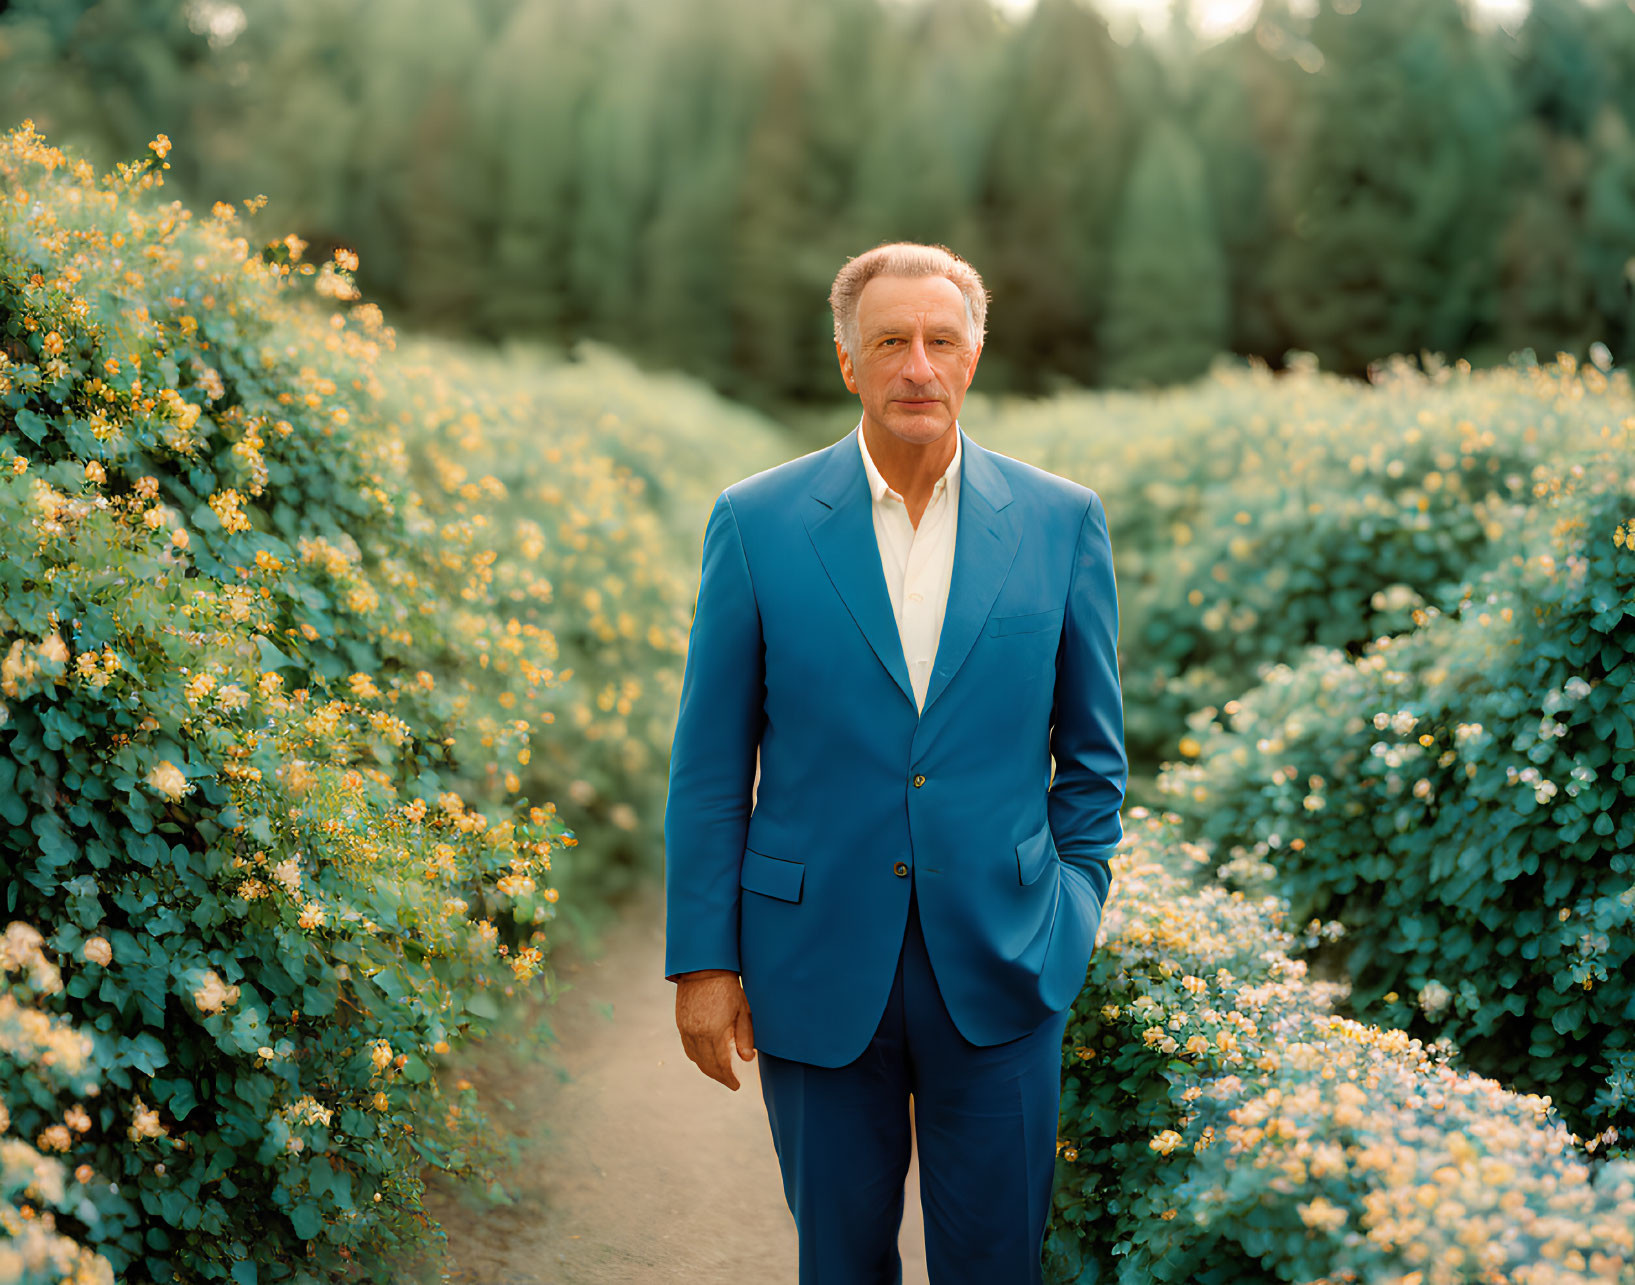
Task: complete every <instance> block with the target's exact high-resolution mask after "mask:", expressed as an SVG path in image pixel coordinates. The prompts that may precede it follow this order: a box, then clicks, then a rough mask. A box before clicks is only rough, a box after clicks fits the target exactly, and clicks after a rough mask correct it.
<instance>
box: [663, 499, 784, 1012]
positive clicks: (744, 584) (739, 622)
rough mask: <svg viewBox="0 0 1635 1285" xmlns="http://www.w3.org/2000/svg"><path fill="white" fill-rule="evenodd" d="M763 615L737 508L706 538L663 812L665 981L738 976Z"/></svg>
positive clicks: (760, 715)
mask: <svg viewBox="0 0 1635 1285" xmlns="http://www.w3.org/2000/svg"><path fill="white" fill-rule="evenodd" d="M765 690H766V669H765V647H764V643H763V640H762V636H761V617H760V611H759V609H758V608H757V606H756V603H755V591H754V586H753V585H752V584H751V582H750V576H749V563H748V560H747V559H746V558H745V556H744V545H743V540H742V538H741V536H740V534H739V531H738V521H737V517H736V515H735V514H734V513H733V508H732V501H731V500H730V499H728V497H727V494H726V492H724V491H723V492H722V493H721V494H720V495H719V496H718V497H717V498H716V501H715V508H714V510H713V511H712V512H711V513H710V518H709V522H708V523H707V525H706V526H705V529H704V567H703V576H702V579H701V581H700V584H699V590H698V601H697V605H696V607H695V609H694V613H693V624H692V632H691V635H690V637H689V638H688V642H687V660H686V665H685V667H684V669H683V671H682V679H681V707H680V712H679V715H678V717H677V721H676V734H675V739H674V741H673V743H672V746H671V751H670V782H669V794H668V796H667V798H666V801H665V809H664V858H665V864H664V893H665V914H666V923H665V956H664V974H665V977H666V978H668V979H671V980H673V979H674V978H675V977H676V975H677V974H679V973H688V972H697V971H699V970H701V969H707V968H722V969H729V970H731V971H732V972H735V973H736V972H737V971H738V963H739V960H738V900H739V891H738V881H739V878H740V876H741V873H742V866H743V859H744V840H745V837H746V835H747V833H748V829H749V813H750V806H751V789H752V787H753V785H754V776H755V771H756V762H757V756H758V753H759V750H760V744H761V733H762V731H763V729H764V728H765V726H766V705H765Z"/></svg>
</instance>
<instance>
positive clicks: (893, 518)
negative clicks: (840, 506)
mask: <svg viewBox="0 0 1635 1285" xmlns="http://www.w3.org/2000/svg"><path fill="white" fill-rule="evenodd" d="M857 445H858V448H859V449H860V450H861V451H862V452H863V469H864V471H865V472H866V473H867V474H868V477H869V489H870V490H871V491H872V492H873V495H874V505H873V508H874V538H875V542H876V543H877V544H878V545H879V546H880V567H881V569H882V570H883V571H884V572H885V574H886V588H887V589H888V590H889V591H890V593H891V610H892V614H894V615H895V616H896V617H897V636H898V638H899V639H900V640H901V641H902V645H903V659H904V660H905V661H906V662H907V663H908V677H909V682H910V683H911V684H912V685H913V688H914V704H915V707H916V708H917V709H920V710H922V711H923V710H924V709H925V693H926V689H927V688H928V687H929V686H930V685H931V666H932V664H933V663H934V662H935V661H936V659H937V642H938V640H939V639H940V638H941V637H942V618H943V614H944V612H945V610H946V609H947V606H948V586H949V583H950V582H951V581H952V580H953V575H954V533H955V528H956V527H957V525H958V522H959V469H960V454H961V450H962V448H961V446H960V439H959V426H958V424H956V425H955V426H954V458H953V460H952V461H950V462H949V465H948V467H947V469H946V470H944V472H943V475H942V476H941V477H939V478H938V479H937V482H936V485H935V486H933V487H932V488H931V499H930V500H929V501H928V502H927V504H926V506H925V512H924V513H922V514H920V524H919V526H918V527H916V526H915V525H914V523H913V522H911V521H910V520H909V517H908V505H907V503H906V502H905V501H904V499H903V497H902V496H901V495H899V494H897V492H896V491H894V490H892V488H891V487H890V486H888V485H887V484H886V479H885V478H883V477H881V476H880V470H879V469H878V468H876V467H875V465H874V460H873V459H872V458H871V457H870V455H869V447H868V443H867V442H865V441H864V440H863V424H862V421H859V422H858V425H857Z"/></svg>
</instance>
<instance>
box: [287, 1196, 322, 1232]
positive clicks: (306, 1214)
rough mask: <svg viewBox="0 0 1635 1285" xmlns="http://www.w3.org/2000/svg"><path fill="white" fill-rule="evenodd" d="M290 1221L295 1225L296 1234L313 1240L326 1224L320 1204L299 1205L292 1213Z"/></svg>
mask: <svg viewBox="0 0 1635 1285" xmlns="http://www.w3.org/2000/svg"><path fill="white" fill-rule="evenodd" d="M290 1222H291V1224H292V1225H293V1226H294V1227H295V1234H296V1235H297V1236H299V1237H300V1238H301V1239H302V1240H311V1239H312V1238H313V1237H314V1236H316V1235H317V1234H318V1231H319V1229H320V1228H321V1227H323V1225H324V1220H323V1217H322V1215H320V1214H319V1212H318V1206H317V1205H311V1204H303V1205H297V1206H296V1207H295V1210H294V1212H292V1213H291V1214H290Z"/></svg>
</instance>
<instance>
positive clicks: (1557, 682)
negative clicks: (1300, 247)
mask: <svg viewBox="0 0 1635 1285" xmlns="http://www.w3.org/2000/svg"><path fill="white" fill-rule="evenodd" d="M1619 378H1620V382H1621V384H1622V387H1623V393H1622V396H1623V398H1624V400H1625V405H1624V414H1623V416H1622V418H1619V419H1615V420H1613V421H1612V422H1611V423H1609V424H1608V426H1607V434H1606V444H1605V448H1604V449H1603V450H1601V451H1599V452H1596V453H1594V454H1592V455H1588V456H1583V457H1581V458H1579V459H1577V460H1573V459H1571V458H1564V459H1561V460H1559V461H1557V462H1555V463H1554V464H1553V465H1545V464H1540V465H1538V466H1536V467H1535V468H1534V470H1533V471H1532V472H1531V474H1530V475H1529V479H1528V481H1529V486H1530V487H1531V488H1532V489H1533V490H1534V491H1535V492H1536V493H1537V495H1538V497H1539V498H1538V500H1537V504H1538V507H1537V508H1536V509H1535V510H1534V512H1533V513H1532V515H1531V519H1530V520H1529V522H1527V523H1526V524H1525V525H1523V526H1522V527H1520V528H1518V529H1517V530H1516V531H1515V532H1513V533H1512V537H1511V539H1512V547H1513V550H1514V551H1513V553H1512V555H1511V556H1510V557H1509V558H1507V559H1506V560H1504V561H1503V562H1502V563H1500V564H1499V565H1498V566H1496V567H1495V568H1493V569H1492V570H1490V571H1489V572H1488V573H1487V574H1485V575H1483V576H1482V577H1481V578H1480V579H1479V580H1477V581H1476V583H1475V584H1474V585H1473V587H1472V590H1471V592H1470V593H1469V594H1468V595H1467V596H1466V598H1465V599H1464V600H1463V601H1461V602H1460V603H1458V604H1457V605H1456V607H1455V609H1453V610H1451V611H1449V612H1446V613H1444V612H1440V611H1437V610H1435V609H1434V608H1432V607H1427V608H1425V609H1423V610H1422V611H1420V612H1419V613H1417V616H1418V619H1419V621H1420V624H1419V627H1418V628H1415V629H1411V630H1408V631H1406V632H1403V633H1401V634H1397V635H1391V636H1385V637H1381V638H1379V639H1377V640H1376V641H1375V642H1374V643H1373V644H1372V645H1370V646H1368V647H1367V648H1365V650H1364V654H1363V655H1361V656H1360V657H1358V658H1355V659H1352V658H1348V657H1347V656H1345V655H1342V654H1340V653H1338V652H1335V651H1332V650H1328V649H1321V648H1316V649H1313V650H1312V651H1310V652H1309V653H1308V654H1307V655H1305V656H1304V657H1301V658H1291V662H1290V663H1289V664H1287V665H1282V666H1278V667H1277V668H1275V669H1274V670H1272V671H1271V672H1270V674H1269V675H1268V678H1267V681H1266V682H1265V683H1264V684H1263V685H1261V686H1259V687H1257V688H1254V689H1253V690H1250V691H1247V692H1246V693H1245V694H1244V695H1243V696H1242V697H1241V698H1240V699H1238V700H1235V701H1232V702H1229V703H1227V704H1226V705H1225V706H1224V707H1223V709H1222V710H1220V711H1219V712H1218V714H1219V717H1218V718H1211V719H1208V720H1204V719H1199V720H1198V728H1197V732H1196V735H1197V737H1198V740H1199V748H1200V751H1201V756H1200V758H1199V759H1198V761H1197V762H1196V763H1193V764H1176V765H1173V766H1172V767H1171V769H1170V770H1169V771H1168V772H1167V773H1166V775H1165V776H1164V777H1163V778H1162V779H1161V782H1160V784H1161V786H1162V788H1163V797H1164V798H1165V799H1166V800H1168V801H1169V802H1170V803H1171V805H1172V806H1173V808H1174V809H1175V810H1176V811H1177V812H1179V813H1181V814H1184V815H1185V816H1186V817H1187V818H1189V820H1190V822H1191V824H1192V826H1193V827H1194V830H1195V833H1196V835H1197V836H1198V837H1200V838H1202V839H1204V840H1206V841H1207V842H1208V843H1209V844H1210V845H1211V847H1212V848H1213V849H1214V851H1215V853H1216V856H1217V860H1218V861H1219V862H1220V864H1221V866H1222V869H1223V871H1224V872H1225V873H1227V874H1228V875H1230V876H1233V877H1235V878H1236V879H1238V881H1239V886H1243V887H1258V886H1271V885H1273V884H1275V887H1276V888H1277V890H1278V891H1279V892H1280V893H1281V894H1282V895H1285V896H1287V897H1288V898H1289V900H1290V902H1291V903H1292V905H1293V908H1294V913H1295V914H1296V915H1297V916H1300V917H1309V916H1316V917H1321V918H1324V919H1329V918H1332V919H1337V920H1339V921H1342V922H1343V923H1344V924H1345V925H1346V928H1347V942H1348V948H1347V950H1346V952H1345V954H1344V957H1343V960H1342V961H1341V963H1342V965H1343V968H1344V969H1345V971H1346V973H1347V975H1348V976H1349V977H1350V978H1351V979H1352V980H1353V982H1354V984H1355V992H1354V995H1353V997H1352V1002H1353V1004H1354V1006H1355V1011H1356V1012H1357V1013H1359V1014H1363V1015H1366V1016H1368V1017H1370V1018H1371V1019H1374V1020H1379V1021H1390V1022H1392V1023H1396V1024H1402V1025H1404V1026H1406V1027H1407V1028H1408V1029H1410V1030H1412V1031H1413V1032H1415V1033H1416V1034H1420V1035H1423V1036H1424V1037H1426V1038H1434V1037H1439V1036H1441V1037H1447V1038H1449V1039H1451V1040H1453V1041H1455V1042H1456V1043H1457V1044H1458V1045H1459V1047H1460V1048H1461V1049H1463V1050H1464V1052H1465V1054H1466V1055H1467V1056H1468V1057H1469V1059H1470V1060H1471V1063H1472V1064H1473V1065H1475V1066H1477V1067H1479V1068H1480V1069H1481V1070H1482V1071H1483V1072H1484V1073H1485V1074H1488V1075H1492V1076H1494V1077H1496V1078H1499V1079H1501V1080H1503V1081H1504V1082H1506V1083H1507V1084H1512V1085H1515V1086H1517V1087H1520V1088H1524V1089H1529V1090H1532V1091H1535V1092H1544V1091H1548V1092H1550V1093H1552V1094H1554V1095H1555V1098H1556V1100H1557V1102H1558V1104H1559V1105H1560V1107H1561V1108H1562V1110H1563V1113H1564V1114H1565V1115H1566V1117H1567V1118H1568V1119H1569V1120H1570V1121H1571V1122H1572V1124H1573V1125H1574V1127H1575V1128H1578V1129H1580V1130H1583V1131H1586V1132H1589V1131H1592V1130H1601V1129H1607V1128H1616V1129H1618V1130H1620V1131H1621V1132H1622V1133H1623V1134H1625V1135H1626V1136H1627V1134H1628V1132H1629V1130H1630V1129H1631V1127H1632V1125H1635V1036H1632V1034H1631V1022H1632V1020H1635V931H1632V929H1635V646H1632V640H1635V467H1632V464H1631V461H1632V460H1635V454H1632V448H1635V399H1631V398H1630V395H1629V391H1628V385H1627V381H1626V380H1624V377H1623V376H1622V374H1621V373H1620V376H1619Z"/></svg>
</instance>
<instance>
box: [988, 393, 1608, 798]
mask: <svg viewBox="0 0 1635 1285" xmlns="http://www.w3.org/2000/svg"><path fill="white" fill-rule="evenodd" d="M1628 402H1629V389H1628V379H1627V376H1625V375H1623V374H1622V373H1620V374H1619V375H1617V376H1616V377H1614V378H1609V377H1608V376H1607V375H1605V374H1604V373H1603V372H1602V371H1600V370H1599V369H1597V368H1595V367H1586V368H1584V369H1582V370H1579V369H1577V368H1576V367H1575V366H1573V365H1572V364H1571V363H1570V362H1569V363H1568V364H1566V365H1563V366H1561V367H1550V368H1548V369H1540V368H1537V367H1517V368H1507V369H1499V370H1488V371H1477V372H1472V371H1471V370H1470V369H1469V367H1468V366H1466V365H1464V364H1463V363H1461V364H1460V365H1459V366H1457V367H1455V368H1451V369H1450V368H1442V369H1439V370H1437V371H1436V372H1435V373H1433V374H1421V373H1418V372H1416V371H1414V370H1413V369H1411V368H1408V367H1406V366H1404V365H1403V364H1401V363H1397V364H1396V365H1395V366H1394V367H1392V368H1391V370H1390V371H1389V372H1387V373H1382V374H1381V376H1380V377H1379V378H1378V379H1377V381H1376V382H1375V383H1374V384H1373V385H1359V384H1357V383H1356V382H1355V381H1350V380H1341V379H1339V378H1337V377H1335V376H1332V375H1328V374H1319V373H1318V372H1317V371H1316V369H1315V367H1312V366H1309V365H1307V366H1305V367H1297V368H1296V369H1295V370H1293V371H1291V372H1290V373H1288V374H1285V375H1281V376H1273V375H1272V374H1270V373H1269V372H1267V371H1266V370H1265V369H1264V368H1263V367H1258V366H1257V367H1251V368H1247V369H1245V368H1231V367H1225V366H1223V367H1220V368H1218V369H1217V370H1216V371H1215V373H1214V374H1213V375H1212V377H1211V378H1209V379H1206V380H1200V381H1197V382H1195V383H1193V384H1190V385H1187V386H1184V387H1180V388H1175V389H1171V390H1167V391H1164V392H1160V393H1154V394H1150V395H1147V394H1143V395H1131V394H1090V393H1074V394H1064V395H1061V396H1057V397H1054V398H1051V399H1049V400H1046V401H1042V402H1038V403H1033V404H1026V403H1014V402H1000V403H989V402H983V401H981V400H976V401H975V402H974V403H973V407H972V410H971V411H970V412H969V413H967V414H966V415H964V416H962V422H964V423H965V424H966V426H967V427H968V428H969V429H970V430H971V432H972V433H973V434H974V435H975V436H976V437H977V438H978V440H980V441H982V442H983V443H984V444H985V445H988V446H991V447H994V448H996V449H998V450H1001V451H1004V452H1006V453H1007V454H1012V455H1016V456H1018V457H1020V458H1021V459H1025V460H1027V461H1029V462H1030V463H1033V464H1037V465H1039V466H1041V467H1043V468H1047V469H1050V470H1051V471H1053V472H1056V473H1060V474H1062V475H1063V476H1066V477H1070V478H1073V479H1075V480H1077V481H1079V482H1082V483H1084V484H1085V485H1087V486H1091V487H1094V488H1096V490H1097V491H1098V492H1099V493H1100V494H1101V496H1102V498H1103V499H1104V500H1105V501H1106V504H1107V515H1108V521H1109V523H1110V524H1111V530H1112V539H1113V549H1114V556H1115V558H1116V559H1117V562H1118V590H1119V610H1120V621H1121V625H1120V633H1119V643H1120V647H1119V652H1120V661H1121V669H1122V674H1123V684H1124V705H1125V735H1126V740H1127V744H1128V748H1129V751H1130V754H1131V758H1132V762H1133V763H1134V764H1136V765H1137V767H1138V768H1139V767H1141V766H1142V765H1145V767H1146V769H1147V770H1148V771H1153V770H1156V769H1157V767H1158V764H1159V763H1160V762H1161V761H1162V760H1166V759H1174V758H1176V757H1178V756H1179V755H1181V754H1183V753H1185V752H1186V751H1187V750H1188V749H1190V748H1191V743H1190V742H1189V741H1188V739H1187V726H1186V716H1187V714H1189V713H1190V712H1191V711H1193V710H1194V709H1197V708H1199V707H1202V706H1214V707H1216V708H1219V706H1221V705H1222V704H1224V703H1225V702H1226V701H1227V700H1230V699H1231V698H1233V697H1235V696H1237V695H1239V694H1240V693H1242V692H1243V691H1244V690H1245V689H1247V688H1248V687H1250V686H1252V685H1253V684H1254V683H1255V682H1256V681H1257V679H1258V671H1259V670H1260V668H1261V667H1262V666H1264V665H1268V664H1273V663H1276V662H1278V661H1282V660H1285V659H1287V658H1288V657H1290V656H1292V655H1294V654H1295V653H1296V652H1297V651H1298V650H1299V649H1301V648H1303V647H1305V646H1308V645H1313V644H1315V645H1321V646H1327V647H1333V648H1343V649H1348V650H1350V651H1353V652H1355V651H1356V650H1358V649H1360V647H1361V646H1362V645H1363V644H1364V643H1365V642H1366V641H1367V640H1369V639H1371V638H1374V637H1377V636H1378V635H1380V634H1382V633H1394V632H1396V631H1398V630H1400V629H1403V628H1407V627H1408V626H1409V625H1410V623H1411V619H1412V613H1413V611H1414V610H1415V609H1416V608H1417V607H1419V606H1421V605H1423V604H1424V603H1433V604H1438V605H1443V604H1445V603H1446V602H1447V601H1450V600H1452V599H1454V598H1457V597H1458V596H1459V594H1460V593H1461V592H1462V590H1463V589H1464V588H1465V587H1466V586H1468V584H1469V583H1470V580H1471V579H1472V577H1473V576H1474V575H1475V574H1476V573H1477V572H1478V571H1479V570H1480V569H1481V568H1482V567H1483V566H1484V565H1487V564H1490V563H1492V562H1494V561H1496V560H1497V559H1498V558H1499V557H1501V556H1503V553H1504V551H1505V549H1506V548H1507V547H1508V546H1507V545H1506V543H1505V536H1506V533H1507V532H1508V531H1509V530H1511V529H1512V528H1513V527H1514V526H1515V525H1516V523H1517V522H1518V521H1520V518H1521V515H1522V513H1523V512H1525V510H1526V508H1527V507H1528V506H1530V505H1531V504H1532V503H1533V501H1534V495H1533V491H1532V488H1531V486H1530V478H1531V476H1532V472H1533V470H1534V468H1535V467H1537V466H1538V465H1540V464H1541V463H1546V462H1548V461H1551V460H1554V459H1557V458H1559V457H1560V456H1561V454H1562V452H1564V451H1567V450H1582V449H1588V448H1589V447H1592V446H1593V445H1594V444H1595V443H1596V442H1598V441H1599V440H1601V436H1602V433H1603V431H1604V430H1605V429H1607V428H1608V426H1610V425H1613V424H1615V423H1616V422H1617V420H1618V419H1619V418H1620V417H1621V416H1623V415H1626V414H1628Z"/></svg>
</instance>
